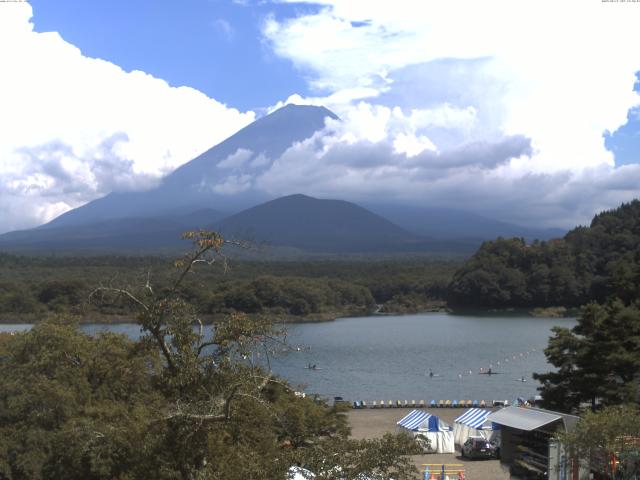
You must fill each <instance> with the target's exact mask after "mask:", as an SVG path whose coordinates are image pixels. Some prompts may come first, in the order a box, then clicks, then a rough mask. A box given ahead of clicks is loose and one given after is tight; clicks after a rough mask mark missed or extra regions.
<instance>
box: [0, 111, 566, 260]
mask: <svg viewBox="0 0 640 480" xmlns="http://www.w3.org/2000/svg"><path fill="white" fill-rule="evenodd" d="M327 119H333V120H339V119H338V117H337V116H336V115H335V114H333V113H332V112H330V111H329V110H327V109H326V108H324V107H314V106H299V105H287V106H286V107H283V108H281V109H279V110H277V111H275V112H273V113H271V114H269V115H267V116H265V117H263V118H260V119H259V120H256V121H255V122H253V123H252V124H251V125H248V126H247V127H245V128H243V129H242V130H240V131H239V132H237V133H236V134H234V135H232V136H231V137H229V138H228V139H226V140H225V141H223V142H221V143H220V144H218V145H216V146H214V147H212V148H211V149H209V150H207V151H206V152H204V153H202V154H201V155H199V156H197V157H196V158H194V159H193V160H191V161H190V162H188V163H186V164H184V165H182V166H181V167H179V168H178V169H176V170H175V171H174V172H173V173H171V174H169V175H168V176H166V177H165V178H164V179H163V181H162V182H161V184H160V185H159V186H158V187H156V188H154V189H151V190H147V191H140V192H120V193H111V194H109V195H107V196H105V197H103V198H100V199H97V200H95V201H92V202H90V203H88V204H86V205H84V206H82V207H79V208H76V209H74V210H71V211H69V212H67V213H65V214H63V215H60V216H59V217H57V218H56V219H54V220H52V221H51V222H49V223H48V224H45V225H41V226H40V227H37V228H35V229H31V230H25V231H21V232H9V233H7V234H4V235H0V250H6V251H13V252H28V253H51V252H65V253H101V252H105V253H114V252H126V253H157V252H169V251H175V250H176V249H184V248H185V244H184V242H181V241H180V240H179V236H180V233H181V232H182V231H184V230H190V229H194V228H199V227H208V228H215V229H220V230H221V231H222V232H223V233H227V234H231V235H235V236H243V237H245V238H246V237H249V238H250V239H252V240H255V241H257V242H265V243H268V244H271V245H273V246H281V247H290V248H293V249H297V250H300V251H303V252H304V251H308V252H327V253H331V252H360V253H366V252H448V253H451V252H458V253H465V254H466V253H471V252H472V251H474V250H475V249H476V248H477V247H478V246H479V245H480V243H481V242H482V241H483V240H488V239H493V238H495V237H496V236H505V237H510V236H517V237H524V238H525V239H528V240H529V239H533V238H540V239H547V238H551V237H552V236H556V235H555V234H556V233H558V234H561V233H563V232H551V231H543V230H534V229H527V228H526V227H520V226H517V225H511V224H508V223H504V222H498V221H495V220H490V219H485V218H483V217H480V216H477V215H474V214H471V213H468V212H462V211H456V210H448V209H437V208H430V207H428V206H425V207H410V206H393V205H384V204H382V205H356V204H354V203H350V202H348V201H345V200H339V199H336V200H327V199H316V198H312V197H309V196H306V195H302V194H298V195H290V196H287V197H281V198H276V199H274V198H273V196H272V195H269V194H267V193H266V192H263V191H259V190H256V189H254V188H252V187H247V188H244V186H241V187H242V188H238V189H237V191H233V189H231V191H230V190H229V189H228V188H227V187H228V184H229V181H230V180H231V179H233V178H240V177H242V176H243V175H245V174H247V173H250V174H251V175H259V174H260V173H261V172H263V171H266V170H267V169H268V168H269V167H270V162H273V161H274V160H275V159H277V158H278V157H279V156H280V155H281V154H282V153H284V152H285V151H286V149H287V148H289V147H290V146H291V145H293V144H294V143H295V142H300V141H303V140H304V139H307V138H310V137H311V136H313V135H314V134H315V133H316V132H318V131H319V130H321V129H322V128H324V127H325V122H326V120H327ZM251 175H249V176H251ZM557 236H559V235H557Z"/></svg>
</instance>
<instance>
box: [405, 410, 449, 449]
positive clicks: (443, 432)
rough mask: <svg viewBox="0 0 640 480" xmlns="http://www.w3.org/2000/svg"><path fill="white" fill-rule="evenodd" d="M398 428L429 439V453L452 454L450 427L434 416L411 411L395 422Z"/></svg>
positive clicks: (420, 411)
mask: <svg viewBox="0 0 640 480" xmlns="http://www.w3.org/2000/svg"><path fill="white" fill-rule="evenodd" d="M397 425H398V427H399V428H404V429H406V430H409V431H410V432H411V433H413V434H414V435H419V436H423V437H426V438H427V439H429V449H428V450H427V451H429V452H437V453H453V452H455V447H454V444H453V431H452V430H451V427H450V426H449V425H447V424H446V423H444V422H441V421H440V418H438V417H437V416H436V415H431V414H430V413H427V412H425V411H424V410H412V411H411V412H410V413H409V415H407V416H405V417H404V418H402V419H401V420H400V421H398V422H397Z"/></svg>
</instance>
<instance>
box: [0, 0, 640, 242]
mask: <svg viewBox="0 0 640 480" xmlns="http://www.w3.org/2000/svg"><path fill="white" fill-rule="evenodd" d="M577 11H579V12H580V14H579V15H576V12H577ZM522 18H527V19H528V20H527V22H522ZM638 24H640V3H632V2H629V3H627V2H625V3H613V2H599V1H593V2H591V1H590V2H585V1H584V0H565V1H563V2H560V3H558V2H553V1H551V0H541V1H540V2H513V1H509V0H483V1H482V2H478V1H477V0H459V1H457V2H416V1H415V0H394V1H393V2H386V1H384V2H382V1H381V2H375V1H365V0H316V1H314V2H309V1H304V0H235V1H233V0H227V1H223V0H181V1H175V0H174V1H167V0H128V1H126V0H112V1H109V2H80V1H77V0H57V1H55V2H51V1H45V0H31V1H30V2H28V3H27V2H0V64H2V65H3V67H4V69H3V76H2V77H1V78H0V104H1V105H2V106H3V108H2V111H0V131H2V132H3V135H2V137H1V138H0V232H2V231H6V230H11V229H17V228H27V227H30V226H34V225H38V224H41V223H43V222H46V221H48V220H50V219H52V218H54V217H55V216H57V215H59V214H61V213H63V212H65V211H68V210H69V209H72V208H75V207H78V206H80V205H82V204H84V203H86V202H89V201H92V200H94V199H97V198H100V197H101V196H104V195H106V194H108V193H109V192H111V191H117V190H136V189H144V188H152V187H153V186H154V185H156V184H157V183H158V182H159V181H161V178H162V177H163V176H164V175H166V174H167V173H169V172H171V171H172V170H173V169H175V168H177V167H178V166H180V165H182V164H184V163H185V162H188V161H189V160H191V159H193V158H194V157H195V156H197V155H198V154H199V153H201V152H203V151H205V150H207V149H208V148H210V147H211V146H213V145H215V144H217V143H219V142H220V141H222V140H224V139H225V138H227V137H228V136H230V135H232V134H233V133H235V132H236V131H237V130H238V129H240V128H242V127H244V126H246V125H247V124H249V123H250V122H252V121H253V120H255V119H256V118H259V117H260V116H262V115H265V114H267V113H268V112H270V111H273V110H274V109H275V108H278V107H279V106H282V105H284V104H286V103H302V104H311V105H324V106H326V107H328V108H329V109H331V110H332V111H334V112H335V113H337V114H338V115H339V116H340V118H341V119H342V122H340V123H339V124H336V123H332V122H329V123H328V124H327V127H326V128H325V130H324V131H323V132H321V133H320V134H319V135H320V136H319V137H318V138H316V139H311V140H309V141H305V142H301V143H300V144H297V145H292V146H291V148H290V150H289V151H287V152H285V154H284V155H283V156H282V157H281V158H269V159H263V160H261V161H262V162H263V163H264V165H265V168H263V169H261V171H260V172H259V173H257V172H253V171H249V170H246V171H245V170H238V171H234V172H228V174H229V175H232V177H233V178H231V177H230V178H220V179H219V180H220V181H221V182H223V183H224V182H228V181H231V180H233V179H236V180H238V179H241V180H242V181H241V182H238V184H241V185H243V188H252V189H256V190H260V191H262V192H263V193H264V194H266V195H267V196H270V197H277V196H280V195H284V194H288V193H298V192H302V193H306V194H310V195H315V196H318V197H324V198H328V197H331V198H343V199H346V200H353V201H358V202H367V201H370V200H372V199H378V198H381V197H383V198H385V199H386V200H387V201H388V202H391V203H396V204H404V205H412V206H421V205H424V206H441V207H452V208H459V209H465V210H471V211H474V212H476V213H479V214H482V215H485V216H487V217H492V218H496V219H500V220H506V221H511V222H516V223H521V224H525V225H532V226H533V225H535V226H558V227H570V226H572V225H575V224H576V223H584V222H585V221H587V220H588V219H589V218H591V217H592V215H593V214H594V212H596V211H599V210H602V209H605V208H612V207H615V206H616V205H618V204H619V203H620V202H623V201H628V200H630V199H632V198H636V197H639V196H640V153H639V152H640V94H639V93H640V83H638V82H639V77H638V72H639V71H640V56H639V55H638V54H637V52H636V50H637V49H634V48H632V46H633V45H635V44H636V43H637V25H638ZM540 26H544V28H543V31H544V34H543V35H541V34H540V32H541V29H540ZM593 32H599V34H598V35H594V33H593ZM602 38H606V39H607V42H603V41H602ZM612 45H616V46H618V47H616V49H615V51H614V50H612V48H611V46H612ZM251 154H252V155H254V156H258V155H259V154H260V152H251ZM247 155H248V153H247ZM220 175H222V173H220ZM232 183H233V182H232Z"/></svg>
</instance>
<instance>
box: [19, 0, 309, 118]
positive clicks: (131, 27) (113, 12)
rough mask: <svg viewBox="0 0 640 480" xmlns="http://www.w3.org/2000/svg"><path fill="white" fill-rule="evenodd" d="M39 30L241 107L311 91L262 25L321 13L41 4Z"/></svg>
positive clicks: (282, 7) (36, 8)
mask: <svg viewBox="0 0 640 480" xmlns="http://www.w3.org/2000/svg"><path fill="white" fill-rule="evenodd" d="M30 3H31V5H33V12H34V16H33V21H34V25H35V30H36V31H38V32H48V31H57V32H59V33H60V34H61V35H62V37H63V38H64V39H65V40H67V41H68V42H70V43H72V44H74V45H76V46H77V47H79V48H80V49H81V50H82V53H83V54H84V55H86V56H89V57H96V58H103V59H105V60H109V61H111V62H113V63H115V64H117V65H119V66H121V67H122V68H123V69H125V70H142V71H145V72H147V73H150V74H152V75H154V76H156V77H159V78H162V79H164V80H166V81H167V82H169V84H171V85H172V86H180V85H187V86H190V87H193V88H196V89H198V90H200V91H202V92H204V93H206V94H207V95H208V96H210V97H212V98H215V99H217V100H219V101H221V102H223V103H226V104H227V105H231V106H233V107H236V108H238V109H240V110H256V109H261V108H264V107H267V106H269V105H273V104H275V103H276V102H277V101H278V100H281V99H283V98H287V97H288V96H289V95H291V93H293V92H298V93H300V94H307V93H308V91H307V84H306V82H305V80H304V78H303V76H302V75H301V74H300V72H298V71H296V69H295V67H294V65H293V63H292V62H291V61H289V60H287V59H283V58H280V57H278V56H276V55H274V54H273V52H272V51H271V50H270V49H269V48H267V47H266V46H265V45H264V44H263V39H262V36H261V32H260V30H261V26H262V24H263V22H264V20H265V18H266V17H267V16H270V15H273V16H274V17H275V18H277V19H284V18H290V17H295V16H296V15H300V14H304V13H305V12H312V11H317V7H313V6H307V5H287V4H273V3H263V4H260V3H257V4H253V5H251V6H247V5H243V4H241V3H235V2H231V1H223V0H180V1H175V0H173V1H170V0H154V1H153V2H150V1H142V0H133V1H131V0H110V1H108V2H79V1H77V0H56V1H55V2H51V1H47V0H33V1H31V2H30Z"/></svg>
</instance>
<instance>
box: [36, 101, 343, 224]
mask: <svg viewBox="0 0 640 480" xmlns="http://www.w3.org/2000/svg"><path fill="white" fill-rule="evenodd" d="M327 118H331V119H337V118H338V117H337V116H336V115H335V114H334V113H332V112H331V111H329V110H328V109H326V108H324V107H316V106H310V105H287V106H285V107H282V108H280V109H278V110H276V111H275V112H273V113H271V114H269V115H266V116H264V117H262V118H260V119H258V120H256V121H255V122H253V123H251V124H250V125H248V126H246V127H245V128H243V129H242V130H240V131H238V132H237V133H236V134H234V135H232V136H231V137H229V138H228V139H226V140H224V141H223V142H221V143H219V144H218V145H216V146H214V147H212V148H211V149H209V150H207V151H206V152H204V153H202V154H201V155H199V156H197V157H196V158H194V159H193V160H191V161H189V162H187V163H185V164H184V165H182V166H181V167H179V168H177V169H176V170H175V171H174V172H172V173H171V174H169V175H168V176H167V177H165V178H164V179H163V180H162V182H161V184H160V185H159V186H158V187H156V188H154V189H151V190H147V191H144V192H115V193H111V194H109V195H107V196H106V197H103V198H100V199H97V200H94V201H93V202H90V203H88V204H86V205H84V206H82V207H79V208H76V209H74V210H71V211H69V212H67V213H65V214H63V215H61V216H59V217H58V218H56V219H54V220H53V221H51V222H49V224H47V226H46V227H53V226H56V227H57V226H69V225H83V224H87V223H95V222H96V221H99V220H112V219H116V218H126V217H157V216H164V215H165V214H167V213H168V212H187V213H188V212H192V211H194V210H198V209H201V208H213V209H215V210H218V211H222V212H227V213H233V212H236V211H239V210H241V209H243V208H247V207H250V206H253V205H256V204H257V203H260V202H263V201H266V200H269V199H270V198H272V197H270V196H269V195H267V194H266V193H265V192H262V191H260V190H258V189H256V188H254V187H253V185H252V184H251V183H250V180H249V179H247V178H249V177H252V175H256V174H259V173H260V172H261V171H263V170H264V169H265V168H267V167H268V165H270V163H271V162H273V160H275V159H277V158H278V157H279V156H280V155H282V154H283V153H284V152H285V151H286V149H287V148H289V147H290V146H291V145H292V144H293V143H295V142H300V141H302V140H304V139H306V138H309V137H311V136H312V135H313V134H314V133H315V132H317V131H318V130H321V129H322V128H324V126H325V119H327ZM245 177H246V178H245ZM240 178H242V179H244V180H242V181H240V180H238V179H240ZM234 182H235V183H234ZM242 182H244V183H242ZM46 227H45V228H46Z"/></svg>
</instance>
